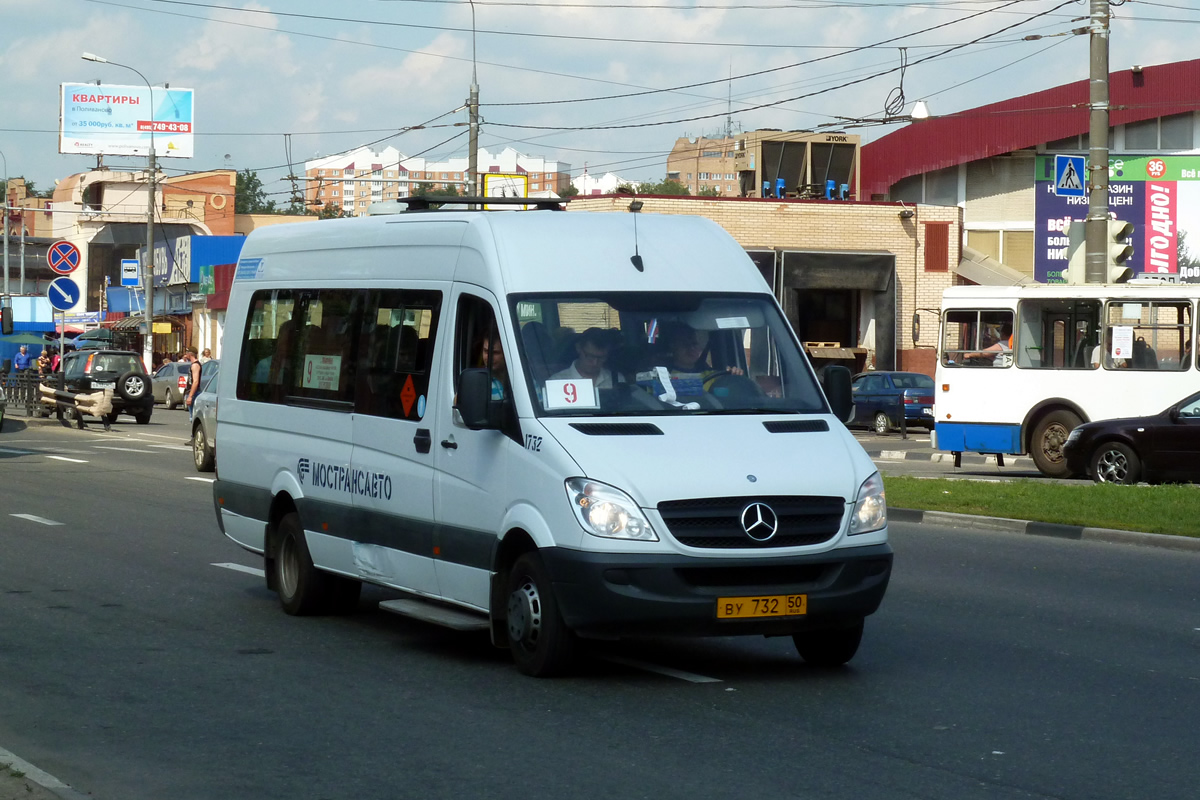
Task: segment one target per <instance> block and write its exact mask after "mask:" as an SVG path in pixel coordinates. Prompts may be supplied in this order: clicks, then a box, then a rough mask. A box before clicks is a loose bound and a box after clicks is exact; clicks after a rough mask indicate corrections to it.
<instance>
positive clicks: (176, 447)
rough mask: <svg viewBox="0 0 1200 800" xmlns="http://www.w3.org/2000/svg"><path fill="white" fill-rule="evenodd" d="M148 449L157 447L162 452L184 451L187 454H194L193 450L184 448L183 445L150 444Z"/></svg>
mask: <svg viewBox="0 0 1200 800" xmlns="http://www.w3.org/2000/svg"><path fill="white" fill-rule="evenodd" d="M146 447H157V448H158V449H160V450H182V451H183V452H185V453H190V452H192V448H190V447H184V446H183V445H181V444H148V445H146Z"/></svg>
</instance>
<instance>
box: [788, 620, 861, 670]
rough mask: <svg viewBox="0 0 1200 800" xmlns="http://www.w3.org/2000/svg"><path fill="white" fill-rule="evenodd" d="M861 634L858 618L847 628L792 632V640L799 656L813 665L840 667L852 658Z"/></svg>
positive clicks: (856, 650)
mask: <svg viewBox="0 0 1200 800" xmlns="http://www.w3.org/2000/svg"><path fill="white" fill-rule="evenodd" d="M862 635H863V623H862V620H859V621H858V624H856V625H852V626H850V627H849V628H834V629H833V630H826V631H809V632H806V633H794V634H792V642H793V643H795V645H796V652H798V653H799V654H800V657H801V658H803V659H804V660H805V661H807V662H808V663H809V664H812V665H813V666H814V667H840V666H842V665H843V664H845V663H846V662H847V661H849V660H850V659H852V658H854V654H855V653H857V652H858V645H859V643H860V642H862Z"/></svg>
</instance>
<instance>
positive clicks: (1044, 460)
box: [1029, 410, 1080, 478]
mask: <svg viewBox="0 0 1200 800" xmlns="http://www.w3.org/2000/svg"><path fill="white" fill-rule="evenodd" d="M1079 422H1080V420H1079V417H1077V416H1075V415H1074V414H1072V413H1071V412H1070V411H1062V410H1060V411H1051V412H1050V413H1049V414H1047V415H1046V416H1044V417H1042V419H1041V421H1040V422H1038V424H1037V427H1035V428H1034V429H1033V441H1031V442H1030V443H1029V455H1031V456H1032V457H1033V463H1034V464H1035V465H1037V468H1038V469H1039V470H1041V472H1042V474H1043V475H1045V476H1047V477H1049V478H1069V477H1071V470H1070V469H1068V468H1067V458H1066V456H1065V455H1064V454H1063V445H1064V444H1065V443H1066V441H1067V437H1068V436H1070V435H1071V431H1073V430H1075V428H1076V426H1078V425H1079Z"/></svg>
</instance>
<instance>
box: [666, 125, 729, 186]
mask: <svg viewBox="0 0 1200 800" xmlns="http://www.w3.org/2000/svg"><path fill="white" fill-rule="evenodd" d="M736 141H737V140H736V139H733V138H729V139H724V138H722V139H709V138H705V137H703V136H701V137H696V138H689V137H686V136H685V137H682V138H679V139H676V140H675V145H674V146H673V147H672V148H671V154H670V155H668V156H667V180H671V181H678V182H679V183H682V184H683V185H684V186H686V187H688V191H690V192H691V193H692V194H694V195H698V194H700V192H701V191H705V193H710V192H712V191H715V192H716V193H717V194H718V195H720V196H722V197H737V196H738V181H737V173H736V172H735V171H734V168H733V153H734V146H735V144H736Z"/></svg>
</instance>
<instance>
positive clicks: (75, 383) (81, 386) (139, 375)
mask: <svg viewBox="0 0 1200 800" xmlns="http://www.w3.org/2000/svg"><path fill="white" fill-rule="evenodd" d="M63 378H64V380H65V382H66V390H67V391H68V392H75V393H77V394H87V393H90V392H98V391H101V390H103V389H112V390H113V399H112V405H113V410H112V413H111V414H109V415H108V416H107V418H106V420H105V422H109V423H111V422H113V421H115V420H116V418H117V416H118V415H119V414H120V413H121V412H125V413H126V414H131V415H133V418H134V419H136V420H137V422H138V424H139V425H146V424H148V423H149V422H150V414H151V413H152V412H153V411H154V393H153V391H151V387H150V376H149V375H147V374H146V368H145V367H144V366H142V357H141V356H140V355H139V354H138V353H135V352H133V351H132V350H92V349H89V350H77V351H75V352H73V353H67V355H66V356H65V357H64V362H63Z"/></svg>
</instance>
